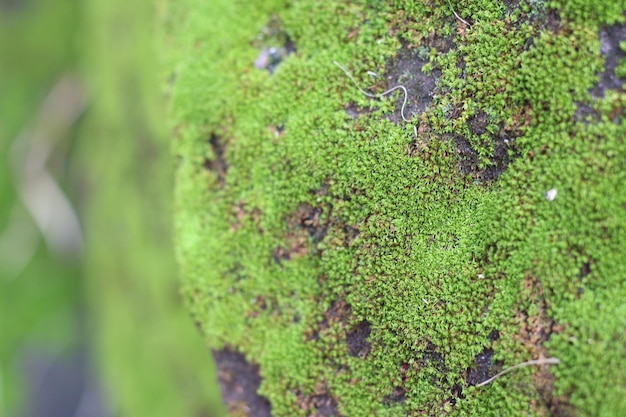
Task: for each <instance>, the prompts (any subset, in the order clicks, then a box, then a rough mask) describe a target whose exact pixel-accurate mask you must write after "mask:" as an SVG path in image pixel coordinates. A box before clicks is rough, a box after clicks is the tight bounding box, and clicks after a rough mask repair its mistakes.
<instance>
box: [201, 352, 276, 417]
mask: <svg viewBox="0 0 626 417" xmlns="http://www.w3.org/2000/svg"><path fill="white" fill-rule="evenodd" d="M213 356H214V357H215V362H216V364H217V376H218V380H219V385H220V391H221V393H222V399H223V400H224V403H225V404H226V406H227V407H228V410H229V412H230V414H231V415H233V416H246V417H271V415H272V406H271V404H270V402H269V401H268V400H267V398H265V397H262V396H260V395H259V394H258V393H257V391H258V389H259V387H260V386H261V376H260V374H259V366H258V365H257V364H254V363H250V362H248V361H246V358H245V356H244V355H242V354H241V353H239V352H237V351H236V350H234V349H231V348H228V347H227V348H224V349H222V350H214V351H213Z"/></svg>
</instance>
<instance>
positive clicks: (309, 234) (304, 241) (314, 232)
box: [272, 203, 329, 264]
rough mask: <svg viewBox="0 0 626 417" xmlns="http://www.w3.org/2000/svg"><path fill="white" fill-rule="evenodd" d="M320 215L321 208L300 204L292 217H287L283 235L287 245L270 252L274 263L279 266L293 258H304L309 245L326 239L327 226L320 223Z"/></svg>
mask: <svg viewBox="0 0 626 417" xmlns="http://www.w3.org/2000/svg"><path fill="white" fill-rule="evenodd" d="M322 213H323V209H322V208H320V207H313V206H311V205H310V204H308V203H305V204H301V205H300V206H299V207H298V209H297V210H296V212H295V213H294V214H293V215H291V216H288V217H287V219H286V222H287V233H286V235H285V241H286V244H287V245H286V247H285V246H280V247H277V248H275V249H274V250H273V251H272V258H273V259H274V261H275V262H277V263H279V264H280V263H281V262H282V261H286V260H290V259H293V258H294V257H299V256H305V255H307V254H308V253H309V249H310V246H311V244H313V245H316V244H318V243H320V242H321V241H322V240H323V239H324V237H326V233H328V227H329V225H328V224H327V223H325V224H322V223H321V219H320V217H321V215H322Z"/></svg>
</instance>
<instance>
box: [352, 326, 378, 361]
mask: <svg viewBox="0 0 626 417" xmlns="http://www.w3.org/2000/svg"><path fill="white" fill-rule="evenodd" d="M371 332H372V329H371V327H370V323H369V322H368V321H367V320H363V321H361V322H359V323H357V324H356V325H355V326H354V327H352V329H351V330H350V331H349V332H348V333H347V334H346V343H347V344H348V353H349V354H350V356H358V357H359V358H365V357H366V356H367V355H368V354H369V353H370V351H371V350H372V345H371V343H370V342H369V341H368V340H367V338H368V337H369V336H370V333H371Z"/></svg>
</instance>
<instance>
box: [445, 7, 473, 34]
mask: <svg viewBox="0 0 626 417" xmlns="http://www.w3.org/2000/svg"><path fill="white" fill-rule="evenodd" d="M448 6H450V10H452V13H454V16H455V17H456V18H457V19H459V21H461V22H463V23H465V24H466V25H467V26H469V28H470V29H471V28H472V25H470V24H469V23H468V22H467V20H465V19H463V18H462V17H461V16H459V15H458V14H457V13H456V12H455V11H454V8H453V7H452V3H450V0H448Z"/></svg>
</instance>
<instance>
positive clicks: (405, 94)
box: [333, 61, 417, 137]
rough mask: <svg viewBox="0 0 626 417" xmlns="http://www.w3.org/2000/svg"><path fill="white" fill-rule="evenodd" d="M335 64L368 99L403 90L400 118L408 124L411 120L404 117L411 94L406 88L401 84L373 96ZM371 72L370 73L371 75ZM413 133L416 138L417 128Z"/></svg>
mask: <svg viewBox="0 0 626 417" xmlns="http://www.w3.org/2000/svg"><path fill="white" fill-rule="evenodd" d="M333 64H335V65H337V66H338V67H339V69H341V70H342V71H343V72H344V74H346V75H347V76H348V78H350V80H352V82H353V83H354V85H355V87H356V88H358V89H359V91H360V92H361V93H363V95H365V96H366V97H370V98H382V97H384V96H386V95H387V94H389V93H392V92H394V91H396V90H402V92H404V101H403V102H402V108H401V109H400V116H402V120H404V121H405V122H408V121H409V119H407V118H406V116H405V115H404V108H405V107H406V103H407V101H408V100H409V92H408V91H407V89H406V87H405V86H403V85H401V84H399V85H396V86H395V87H391V88H390V89H389V90H387V91H385V92H383V93H380V94H372V93H368V92H367V91H365V90H364V89H362V88H361V87H360V86H359V84H358V83H357V82H356V80H355V79H354V77H353V76H352V74H350V73H349V72H348V70H347V69H345V68H344V67H343V66H342V65H341V64H340V63H339V62H337V61H333ZM369 72H370V71H368V73H369ZM413 131H414V133H415V137H417V127H415V126H413Z"/></svg>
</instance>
